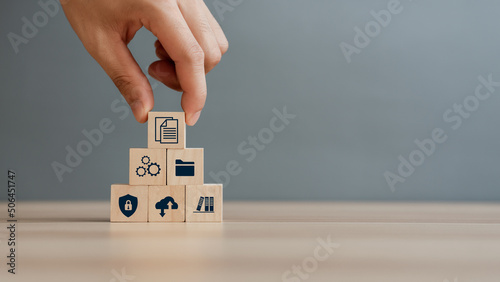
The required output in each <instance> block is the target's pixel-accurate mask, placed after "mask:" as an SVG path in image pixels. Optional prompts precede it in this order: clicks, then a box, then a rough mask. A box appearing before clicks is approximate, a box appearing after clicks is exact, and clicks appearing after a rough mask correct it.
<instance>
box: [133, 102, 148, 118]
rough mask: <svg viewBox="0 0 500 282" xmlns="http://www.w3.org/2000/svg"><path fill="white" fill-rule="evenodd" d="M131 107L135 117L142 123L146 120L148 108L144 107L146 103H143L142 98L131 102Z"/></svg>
mask: <svg viewBox="0 0 500 282" xmlns="http://www.w3.org/2000/svg"><path fill="white" fill-rule="evenodd" d="M130 108H131V109H132V112H133V113H134V116H135V119H136V120H137V121H138V122H140V123H143V122H145V119H144V116H145V112H146V109H144V104H142V101H141V100H135V101H134V102H132V104H130Z"/></svg>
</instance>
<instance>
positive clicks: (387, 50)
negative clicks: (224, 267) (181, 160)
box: [0, 0, 500, 201]
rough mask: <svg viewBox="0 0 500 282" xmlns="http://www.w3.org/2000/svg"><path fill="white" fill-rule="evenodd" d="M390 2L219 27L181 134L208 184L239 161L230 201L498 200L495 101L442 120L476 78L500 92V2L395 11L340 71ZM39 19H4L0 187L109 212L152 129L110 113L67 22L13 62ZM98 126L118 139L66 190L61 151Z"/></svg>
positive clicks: (229, 16) (334, 6) (147, 50)
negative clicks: (252, 146)
mask: <svg viewBox="0 0 500 282" xmlns="http://www.w3.org/2000/svg"><path fill="white" fill-rule="evenodd" d="M221 1H222V2H224V3H227V1H226V0H221ZM388 2H389V1H388V0H383V1H348V0H345V1H319V0H317V1H298V0H294V1H285V0H275V1H267V0H245V1H243V2H242V3H241V4H240V5H238V6H237V7H234V10H232V11H230V12H226V13H224V14H223V15H222V16H223V18H222V17H221V16H220V15H217V14H215V17H216V18H217V19H218V21H219V22H220V23H221V26H222V27H223V29H224V31H225V33H226V35H227V38H228V39H229V42H230V50H229V52H228V53H227V54H226V55H225V56H224V58H223V60H222V62H221V63H220V65H219V66H217V67H216V68H215V69H214V70H213V71H212V72H211V73H210V74H209V75H208V87H209V98H208V101H207V104H206V108H205V110H204V112H203V114H202V118H201V120H200V121H199V123H198V124H197V125H196V126H195V127H193V128H189V129H188V131H187V145H188V147H204V148H205V181H206V182H213V180H211V178H210V176H209V172H210V171H214V172H217V171H220V170H223V169H225V166H226V163H227V162H228V161H231V160H236V161H238V162H239V163H240V165H241V167H242V172H241V173H240V174H239V175H237V176H234V177H232V178H231V181H230V183H229V185H228V186H227V187H225V192H224V196H225V199H227V200H388V201H393V200H405V201H418V200H433V201H455V200H467V201H469V200H470V201H476V200H487V201H489V200H491V201H498V200H500V189H499V185H498V184H499V175H500V173H499V161H498V160H499V159H500V150H498V144H499V143H500V133H499V130H498V121H499V118H500V111H499V110H498V109H499V107H500V97H498V95H499V94H500V90H498V91H497V92H496V93H494V94H493V95H492V96H491V97H490V98H489V99H488V100H486V101H483V102H481V104H480V106H479V109H478V110H477V111H475V112H473V113H472V115H471V117H470V118H469V119H467V120H464V123H463V124H462V126H461V127H460V128H459V129H457V130H452V129H451V127H450V124H449V123H445V122H444V121H443V118H442V115H443V113H444V112H445V111H446V110H447V109H448V108H450V107H452V106H453V104H454V103H462V101H463V99H464V98H465V97H466V96H468V95H471V94H472V93H473V92H474V89H475V87H476V86H477V84H478V80H477V77H478V76H479V75H483V76H487V75H488V74H490V73H491V74H492V75H493V79H494V80H498V81H500V71H499V70H500V66H499V59H498V58H499V56H498V54H499V50H500V40H499V36H498V33H499V31H498V27H499V24H498V11H499V9H500V2H498V1H480V2H478V1H472V0H470V1H457V0H448V1H413V2H411V1H409V0H407V1H401V5H402V6H403V11H402V12H401V13H400V14H398V15H394V16H393V17H392V20H391V22H390V24H389V25H388V26H387V27H386V28H383V29H382V31H381V33H380V34H379V35H378V36H377V37H375V38H373V39H372V41H371V43H370V44H369V46H367V47H366V48H364V49H363V50H362V51H361V53H360V54H356V55H353V57H352V62H351V63H347V62H346V60H345V58H344V56H343V55H342V52H341V50H340V48H339V44H340V43H341V42H347V43H349V44H353V37H354V34H355V33H354V27H356V26H358V27H361V28H363V27H364V25H365V24H366V23H367V22H369V21H371V20H373V18H372V16H371V15H370V11H371V10H375V11H379V10H381V9H386V7H387V3H388ZM207 5H208V6H209V8H210V9H211V10H212V11H214V8H213V3H212V1H207ZM39 10H41V9H40V7H39V6H38V4H37V2H36V1H2V2H1V4H0V21H1V24H0V35H1V36H2V37H1V38H2V39H1V40H0V46H1V51H2V52H1V53H0V63H1V66H2V67H1V75H0V85H1V92H2V95H1V98H0V99H1V100H0V101H1V103H0V120H1V121H0V132H1V136H2V138H1V141H0V142H1V149H0V150H1V160H2V161H1V164H0V168H1V169H0V171H1V179H2V183H4V184H2V185H5V186H6V173H7V172H6V171H7V169H8V168H14V169H15V170H16V172H17V181H18V199H20V200H59V199H75V200H87V199H101V200H107V199H109V186H110V185H111V184H112V183H126V182H128V149H129V148H131V147H146V146H147V140H146V125H145V124H138V123H137V122H136V121H135V119H134V118H133V116H132V115H131V114H130V115H129V116H128V117H126V118H125V119H124V120H121V119H120V118H119V116H120V115H119V114H117V113H114V112H113V111H112V110H111V109H110V105H111V103H112V102H113V101H114V100H116V99H118V98H119V97H120V94H119V92H118V91H117V89H116V88H115V87H114V85H113V83H112V82H111V80H110V79H109V78H108V77H107V76H106V74H105V73H104V72H103V71H102V70H101V69H100V67H99V65H98V64H97V63H96V62H95V61H94V60H93V59H92V58H91V57H90V56H89V55H88V54H87V53H86V51H85V49H84V48H83V46H82V44H81V43H80V42H79V40H78V38H77V37H76V35H75V34H74V33H73V31H72V29H71V27H70V26H69V24H68V23H67V21H66V18H65V16H64V14H63V12H62V10H61V11H59V13H58V14H57V15H56V16H55V17H53V18H50V20H49V22H48V24H47V25H46V26H44V27H43V28H40V29H39V32H38V34H37V35H36V36H35V37H34V38H32V39H30V40H29V43H28V44H22V45H21V46H20V47H19V49H20V51H19V53H18V54H15V52H14V51H13V49H12V46H11V45H10V43H9V41H8V39H7V34H8V33H9V32H14V33H16V34H21V27H22V21H21V17H27V18H30V19H31V17H32V16H33V14H34V13H35V12H37V11H39ZM154 40H155V38H154V37H153V36H152V35H151V34H150V33H149V32H148V31H147V30H144V29H143V30H141V31H140V32H139V33H138V34H137V36H136V38H135V39H134V40H133V41H132V42H131V44H130V48H131V50H132V52H133V53H134V55H135V56H136V58H137V61H138V62H139V63H140V65H141V67H142V68H143V69H144V70H146V69H147V66H148V65H149V64H150V63H151V62H152V61H153V60H155V57H154V49H153V42H154ZM152 82H153V81H152ZM154 92H155V99H156V104H155V109H154V110H156V111H178V110H180V106H179V104H180V95H179V94H178V93H176V92H174V91H171V90H169V89H167V88H166V87H164V86H158V87H157V88H155V90H154ZM283 106H286V107H287V109H288V112H290V113H293V114H296V115H297V117H296V118H295V119H294V120H292V122H291V123H290V125H289V126H287V127H286V129H285V130H284V131H283V132H280V133H277V134H276V135H275V138H274V140H273V141H272V142H271V143H270V144H268V145H266V148H265V149H264V150H263V151H260V152H258V154H257V157H256V158H255V159H254V160H253V161H251V162H247V161H246V160H245V157H246V156H242V155H240V154H239V153H238V151H237V146H238V145H239V144H240V143H241V142H243V141H245V140H246V139H247V138H248V136H249V135H256V134H257V133H258V132H259V131H260V130H261V129H262V128H264V127H267V126H268V124H269V120H270V119H271V118H272V117H273V112H272V109H273V108H278V109H282V108H283ZM103 118H109V119H111V120H112V122H113V124H114V125H115V127H116V129H115V130H114V132H112V133H111V134H107V135H105V138H104V141H103V142H102V144H101V145H100V146H98V147H94V148H93V152H92V153H91V154H90V155H89V156H87V157H84V159H83V162H82V164H81V165H80V166H78V167H77V168H75V169H74V171H73V172H72V173H69V174H65V175H64V180H63V182H59V181H58V180H57V177H56V176H55V174H54V172H53V170H52V168H51V163H52V162H53V161H58V162H61V163H63V162H64V158H65V156H66V150H65V147H66V146H67V145H69V146H71V147H72V148H75V146H76V144H77V143H78V142H79V141H81V140H83V139H84V136H83V135H82V133H81V131H82V130H83V129H87V130H90V129H92V128H96V127H97V126H98V123H99V121H100V120H101V119H103ZM436 127H440V128H442V129H443V130H444V131H445V132H446V134H447V135H448V140H447V141H446V142H445V143H444V144H441V145H438V147H437V149H436V152H435V153H434V154H433V155H431V156H430V157H428V158H427V159H426V160H425V163H424V164H423V165H421V166H419V167H417V168H416V170H415V173H414V174H413V175H411V176H410V177H408V178H407V180H406V182H404V183H399V184H397V185H396V190H395V192H392V191H391V190H390V189H389V186H388V185H387V183H386V181H385V179H384V176H383V173H384V172H385V171H386V170H390V171H392V172H394V171H395V170H396V167H397V165H398V164H399V161H398V156H399V155H403V156H404V157H405V158H407V157H408V154H409V153H410V152H411V151H412V150H415V149H416V145H415V144H414V143H413V140H414V139H420V140H422V139H424V138H428V137H429V136H430V135H431V131H432V130H433V129H434V128H436ZM0 191H3V192H1V193H0V200H4V199H6V189H1V190H0Z"/></svg>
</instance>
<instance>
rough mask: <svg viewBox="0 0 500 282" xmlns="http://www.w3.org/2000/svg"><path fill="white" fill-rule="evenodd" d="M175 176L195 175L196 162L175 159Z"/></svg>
mask: <svg viewBox="0 0 500 282" xmlns="http://www.w3.org/2000/svg"><path fill="white" fill-rule="evenodd" d="M175 176H194V162H184V161H182V160H181V159H176V160H175Z"/></svg>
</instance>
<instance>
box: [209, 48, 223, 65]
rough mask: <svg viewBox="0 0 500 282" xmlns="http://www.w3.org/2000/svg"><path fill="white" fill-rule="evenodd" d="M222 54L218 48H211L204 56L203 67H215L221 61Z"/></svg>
mask: <svg viewBox="0 0 500 282" xmlns="http://www.w3.org/2000/svg"><path fill="white" fill-rule="evenodd" d="M221 58H222V54H221V52H220V50H219V49H218V48H212V50H211V51H210V52H207V55H206V56H205V65H206V66H207V67H209V68H213V67H215V66H216V65H217V64H218V63H219V62H220V60H221Z"/></svg>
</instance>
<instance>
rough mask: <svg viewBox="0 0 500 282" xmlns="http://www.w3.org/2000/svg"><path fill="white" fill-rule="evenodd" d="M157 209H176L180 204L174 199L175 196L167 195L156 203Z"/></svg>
mask: <svg viewBox="0 0 500 282" xmlns="http://www.w3.org/2000/svg"><path fill="white" fill-rule="evenodd" d="M155 208H156V209H157V210H168V209H172V210H176V209H178V208H179V205H178V204H177V203H176V202H175V201H174V198H172V197H170V196H167V197H165V198H163V199H162V200H160V201H159V202H157V203H156V204H155Z"/></svg>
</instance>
